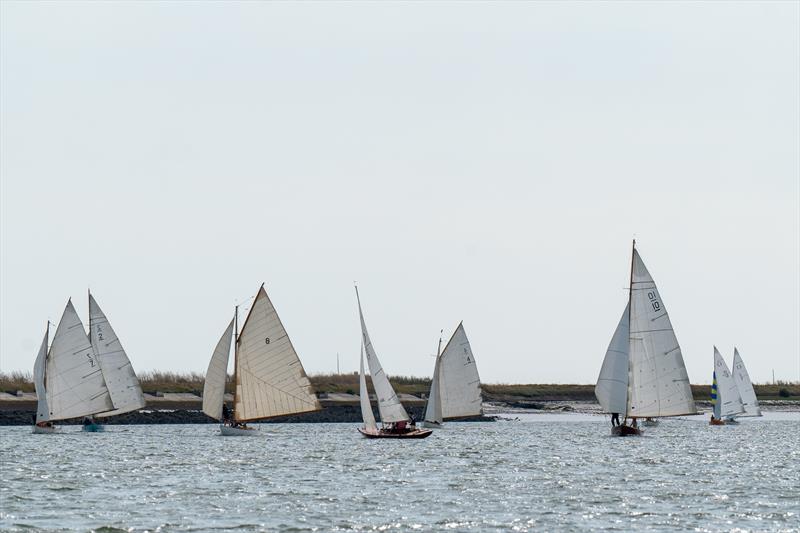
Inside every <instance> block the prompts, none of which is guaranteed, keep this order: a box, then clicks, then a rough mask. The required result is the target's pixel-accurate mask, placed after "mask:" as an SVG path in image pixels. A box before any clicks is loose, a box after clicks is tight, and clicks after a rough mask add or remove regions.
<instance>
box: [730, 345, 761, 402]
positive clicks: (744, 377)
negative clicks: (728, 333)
mask: <svg viewBox="0 0 800 533" xmlns="http://www.w3.org/2000/svg"><path fill="white" fill-rule="evenodd" d="M733 378H734V381H736V388H737V389H738V390H739V396H740V397H741V400H742V407H743V409H744V414H742V416H762V415H761V408H760V407H759V405H758V398H757V397H756V391H755V390H754V389H753V383H752V382H751V381H750V375H749V374H748V373H747V368H745V366H744V361H742V357H741V356H740V355H739V350H737V349H736V348H734V349H733Z"/></svg>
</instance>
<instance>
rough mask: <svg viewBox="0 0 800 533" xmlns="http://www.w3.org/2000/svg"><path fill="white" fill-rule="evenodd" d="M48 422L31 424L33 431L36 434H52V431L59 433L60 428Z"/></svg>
mask: <svg viewBox="0 0 800 533" xmlns="http://www.w3.org/2000/svg"><path fill="white" fill-rule="evenodd" d="M47 424H49V422H45V425H40V424H36V425H34V426H33V432H34V433H36V434H38V435H52V434H53V433H61V430H60V429H59V428H57V427H55V426H53V425H52V424H50V425H47Z"/></svg>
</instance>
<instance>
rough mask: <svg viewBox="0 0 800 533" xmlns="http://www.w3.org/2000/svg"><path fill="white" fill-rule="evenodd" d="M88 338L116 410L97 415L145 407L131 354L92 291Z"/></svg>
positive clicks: (101, 414) (119, 412) (109, 414)
mask: <svg viewBox="0 0 800 533" xmlns="http://www.w3.org/2000/svg"><path fill="white" fill-rule="evenodd" d="M89 337H90V340H91V343H92V350H93V351H94V355H95V359H96V360H97V362H98V363H99V365H100V369H101V370H102V371H103V379H104V380H105V383H106V387H107V388H108V393H109V395H110V396H111V403H113V404H114V409H113V410H111V411H106V412H103V413H98V414H97V416H111V415H117V414H121V413H127V412H130V411H135V410H137V409H141V408H142V407H144V406H145V401H144V394H142V387H141V386H140V385H139V380H138V379H137V378H136V373H135V372H134V371H133V366H131V362H130V360H129V359H128V355H127V354H126V353H125V349H124V348H123V347H122V344H120V341H119V338H118V337H117V334H116V333H114V330H113V329H112V327H111V324H110V323H109V322H108V319H107V318H106V315H105V314H104V313H103V310H102V309H100V306H99V305H97V302H96V301H95V299H94V297H93V296H92V295H91V294H89Z"/></svg>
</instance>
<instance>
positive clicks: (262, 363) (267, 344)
mask: <svg viewBox="0 0 800 533" xmlns="http://www.w3.org/2000/svg"><path fill="white" fill-rule="evenodd" d="M235 375H236V395H235V398H236V399H235V402H234V403H235V406H234V418H235V419H236V420H238V421H240V422H246V421H250V420H258V419H261V418H270V417H275V416H281V415H288V414H296V413H306V412H309V411H318V410H320V409H322V406H321V405H320V403H319V400H318V399H317V396H316V395H315V394H314V390H313V389H312V387H311V382H310V381H309V379H308V376H306V372H305V370H304V369H303V364H302V363H301V362H300V358H299V357H298V356H297V352H296V351H295V349H294V346H292V342H291V341H290V340H289V335H288V334H287V333H286V330H285V329H284V327H283V324H282V323H281V320H280V318H279V317H278V313H277V312H276V311H275V308H274V307H273V305H272V302H271V301H270V299H269V297H268V296H267V291H265V290H264V286H263V285H262V286H261V288H260V289H259V291H258V294H257V295H256V299H255V301H254V302H253V305H252V307H251V308H250V313H249V314H248V315H247V319H246V320H245V323H244V326H242V331H241V334H240V335H239V338H238V341H237V348H236V364H235Z"/></svg>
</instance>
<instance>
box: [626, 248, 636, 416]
mask: <svg viewBox="0 0 800 533" xmlns="http://www.w3.org/2000/svg"><path fill="white" fill-rule="evenodd" d="M635 253H636V239H633V244H631V277H630V281H629V282H628V387H627V389H628V390H627V397H628V399H627V400H626V402H625V418H627V417H628V408H629V407H630V405H631V370H632V369H631V355H630V352H631V349H630V346H631V301H632V300H633V256H634V254H635Z"/></svg>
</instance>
